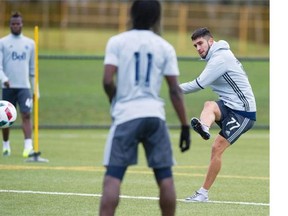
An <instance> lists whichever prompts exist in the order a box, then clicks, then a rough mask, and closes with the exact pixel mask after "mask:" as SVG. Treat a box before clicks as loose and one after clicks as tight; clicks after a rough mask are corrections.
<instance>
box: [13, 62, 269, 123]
mask: <svg viewBox="0 0 288 216" xmlns="http://www.w3.org/2000/svg"><path fill="white" fill-rule="evenodd" d="M243 65H244V67H245V69H246V71H247V74H248V76H249V79H250V82H251V85H252V87H253V90H254V93H255V97H256V102H257V108H258V111H257V122H256V126H257V125H260V126H261V125H264V126H269V62H265V61H255V62H254V61H252V62H251V61H244V62H243ZM39 67H40V69H39V82H40V100H39V124H40V126H41V125H50V126H51V125H64V126H66V125H80V126H85V125H86V126H87V125H88V126H89V125H109V124H110V115H109V103H108V99H107V97H106V95H105V94H104V91H103V87H102V76H103V61H102V60H83V59H81V60H69V59H64V60H63V59H58V60H55V59H40V61H39ZM179 67H180V71H181V74H180V76H179V81H180V82H186V81H190V80H192V79H194V78H196V77H197V75H198V74H199V73H200V72H201V71H202V70H203V68H204V67H205V63H204V62H202V61H179ZM161 96H162V97H163V98H164V100H165V102H166V116H167V120H168V124H169V125H178V119H177V117H176V114H175V111H174V109H173V108H172V105H171V102H170V100H169V96H168V91H167V86H166V83H165V81H164V82H163V87H162V90H161ZM184 98H185V103H186V107H187V110H188V117H189V119H190V118H191V117H192V116H199V114H200V112H201V109H202V107H203V103H204V102H205V101H206V100H215V99H217V97H216V95H215V94H214V93H213V92H212V91H211V90H210V89H205V90H202V91H200V92H196V93H194V94H188V95H185V96H184ZM19 123H20V118H18V120H17V122H16V124H19Z"/></svg>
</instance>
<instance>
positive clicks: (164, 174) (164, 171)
mask: <svg viewBox="0 0 288 216" xmlns="http://www.w3.org/2000/svg"><path fill="white" fill-rule="evenodd" d="M153 171H154V175H155V178H156V180H157V182H160V181H161V180H163V179H165V178H170V177H172V169H171V167H164V168H155V169H153Z"/></svg>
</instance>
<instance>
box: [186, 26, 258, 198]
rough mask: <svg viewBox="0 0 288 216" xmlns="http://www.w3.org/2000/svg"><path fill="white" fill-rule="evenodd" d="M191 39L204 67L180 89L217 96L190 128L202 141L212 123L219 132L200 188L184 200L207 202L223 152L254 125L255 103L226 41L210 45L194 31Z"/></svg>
mask: <svg viewBox="0 0 288 216" xmlns="http://www.w3.org/2000/svg"><path fill="white" fill-rule="evenodd" d="M191 39H192V43H193V45H194V47H195V48H196V50H197V52H198V53H199V55H200V57H201V58H202V59H203V60H205V61H207V65H206V67H205V69H204V70H203V71H202V73H201V74H200V75H199V76H198V77H197V78H196V79H195V80H193V81H191V82H186V83H182V84H181V85H180V88H181V89H182V91H183V93H184V94H187V93H192V92H196V91H199V90H201V89H204V88H206V87H211V88H212V90H213V91H214V92H215V93H216V94H217V95H218V96H219V100H218V101H207V102H205V104H204V108H203V110H202V112H201V115H200V119H198V118H195V117H193V118H192V119H191V126H192V128H193V129H194V130H195V131H196V132H197V133H199V134H200V136H201V137H202V138H203V139H205V140H208V139H209V138H210V133H209V128H210V126H211V125H212V124H213V123H214V122H216V124H217V125H218V126H219V127H220V128H221V130H220V132H219V134H218V135H217V136H216V138H215V140H214V142H213V144H212V151H211V159H210V164H209V167H208V171H207V174H206V178H205V181H204V183H203V185H202V187H201V188H200V189H199V190H197V191H196V193H195V194H193V195H192V196H190V197H187V198H186V199H185V200H186V201H188V202H207V201H208V191H209V189H210V188H211V186H212V184H213V183H214V181H215V179H216V177H217V175H218V173H219V171H220V169H221V163H222V159H221V157H222V154H223V152H224V151H225V150H226V149H227V148H228V147H229V146H231V145H232V144H233V143H234V142H235V141H236V140H237V139H238V138H239V137H240V136H241V135H242V134H243V133H245V132H246V131H248V130H249V129H251V128H252V127H253V125H254V122H255V121H256V102H255V97H254V94H253V91H252V88H251V85H250V83H249V80H248V77H247V75H246V73H245V71H244V69H243V67H242V64H241V63H240V62H239V61H238V60H237V59H236V58H235V56H234V54H233V53H232V52H231V50H230V48H229V44H228V43H227V42H226V41H223V40H220V41H218V42H216V41H214V39H213V36H212V35H211V33H210V31H209V30H208V29H207V28H199V29H197V30H195V31H194V32H193V34H192V36H191Z"/></svg>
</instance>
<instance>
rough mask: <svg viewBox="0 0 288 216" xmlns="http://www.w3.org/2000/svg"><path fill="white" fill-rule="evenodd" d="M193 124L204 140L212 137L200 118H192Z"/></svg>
mask: <svg viewBox="0 0 288 216" xmlns="http://www.w3.org/2000/svg"><path fill="white" fill-rule="evenodd" d="M191 126H192V128H193V130H194V131H196V132H197V133H198V134H200V136H201V137H202V138H203V139H204V140H208V139H210V133H209V131H208V130H207V129H205V128H204V127H203V126H202V123H201V122H200V120H199V119H197V118H195V117H193V118H192V119H191Z"/></svg>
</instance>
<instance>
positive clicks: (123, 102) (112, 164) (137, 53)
mask: <svg viewBox="0 0 288 216" xmlns="http://www.w3.org/2000/svg"><path fill="white" fill-rule="evenodd" d="M130 15H131V19H132V23H131V24H132V29H131V30H128V31H126V32H124V33H121V34H119V35H116V36H114V37H112V38H110V40H109V41H108V44H107V47H106V55H105V60H104V64H105V68H104V77H103V86H104V89H105V92H106V94H107V96H108V98H109V101H110V103H111V116H112V119H113V123H112V125H111V128H110V133H109V136H108V139H107V142H106V148H105V154H104V165H105V166H106V173H105V177H104V182H103V196H102V198H101V204H100V215H106V216H107V215H114V214H115V210H116V207H117V205H118V203H119V195H120V185H121V182H122V180H123V177H124V175H125V172H126V169H127V167H128V166H130V165H134V164H137V152H138V151H137V148H138V145H139V143H142V144H143V147H144V150H145V155H146V159H147V163H148V166H149V167H150V168H152V169H153V171H154V175H155V179H156V181H157V184H158V187H159V190H160V194H159V196H160V197H159V198H160V199H159V205H160V209H161V212H162V215H165V216H169V215H175V209H176V193H175V188H174V180H173V174H172V169H171V167H172V166H173V164H174V160H173V154H172V147H171V141H170V138H169V134H168V129H167V126H166V120H165V110H164V102H163V100H162V99H161V98H160V97H159V93H160V88H161V85H162V80H163V78H165V79H166V81H167V84H168V88H169V94H170V99H171V101H172V104H173V106H174V108H175V111H176V113H177V115H178V117H179V120H180V122H181V125H182V127H181V136H180V149H181V151H182V152H184V151H186V150H188V149H189V146H190V127H189V124H188V121H187V119H186V111H185V107H184V102H183V95H182V92H181V89H180V87H179V83H178V78H177V76H178V75H179V69H178V63H177V58H176V52H175V50H174V48H173V47H172V46H171V45H170V44H169V43H168V42H167V41H165V40H164V39H163V38H161V37H160V36H159V35H157V34H155V32H153V31H152V29H157V28H155V26H156V25H159V23H160V17H161V5H160V3H159V1H157V0H150V1H147V0H146V1H145V0H137V1H133V4H132V7H131V10H130ZM114 80H115V81H114Z"/></svg>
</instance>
